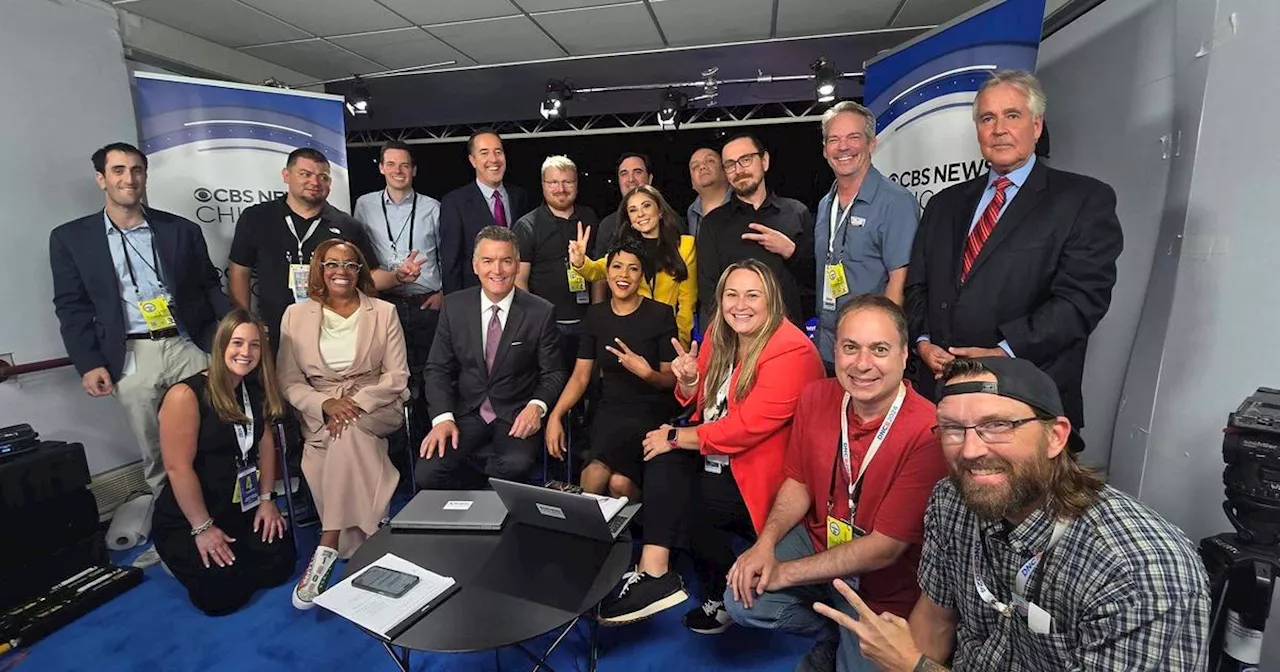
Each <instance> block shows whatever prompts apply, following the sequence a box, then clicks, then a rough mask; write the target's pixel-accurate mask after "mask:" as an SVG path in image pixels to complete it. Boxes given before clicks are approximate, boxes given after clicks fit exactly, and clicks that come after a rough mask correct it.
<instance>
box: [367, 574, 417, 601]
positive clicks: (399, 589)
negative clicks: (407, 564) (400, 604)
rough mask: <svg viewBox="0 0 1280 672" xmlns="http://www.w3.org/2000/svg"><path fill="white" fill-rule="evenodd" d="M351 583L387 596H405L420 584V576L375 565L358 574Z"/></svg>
mask: <svg viewBox="0 0 1280 672" xmlns="http://www.w3.org/2000/svg"><path fill="white" fill-rule="evenodd" d="M351 585H353V586H355V587H356V588H360V589H361V590H367V591H369V592H371V593H377V594H379V595H386V596H387V597H394V598H398V597H403V596H404V594H405V593H407V592H409V591H410V590H412V589H413V587H414V586H416V585H418V577H416V576H414V575H412V574H406V573H404V572H398V571H396V570H394V569H388V568H386V567H378V566H373V567H370V568H369V569H366V570H365V571H364V572H362V573H361V574H360V576H357V577H356V578H355V580H354V581H352V582H351Z"/></svg>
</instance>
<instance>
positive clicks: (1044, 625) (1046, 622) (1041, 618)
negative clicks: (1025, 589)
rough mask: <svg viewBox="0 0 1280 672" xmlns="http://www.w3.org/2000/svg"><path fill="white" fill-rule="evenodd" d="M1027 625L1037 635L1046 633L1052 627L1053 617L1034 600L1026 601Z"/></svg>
mask: <svg viewBox="0 0 1280 672" xmlns="http://www.w3.org/2000/svg"><path fill="white" fill-rule="evenodd" d="M1027 627H1029V628H1031V632H1034V633H1035V634H1037V635H1047V634H1049V633H1050V632H1051V631H1052V629H1053V617H1052V616H1050V615H1049V612H1047V611H1045V610H1044V609H1041V608H1040V606H1039V605H1037V604H1036V603H1035V602H1028V603H1027Z"/></svg>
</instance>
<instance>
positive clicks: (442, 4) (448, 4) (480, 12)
mask: <svg viewBox="0 0 1280 672" xmlns="http://www.w3.org/2000/svg"><path fill="white" fill-rule="evenodd" d="M379 2H381V3H382V4H384V5H386V6H387V7H389V8H391V9H393V10H395V11H397V12H399V13H400V14H402V15H403V16H404V18H406V19H409V20H410V21H413V22H414V23H417V24H419V25H432V24H437V23H448V22H450V21H470V20H472V19H492V18H497V17H501V16H520V10H518V9H516V8H515V5H512V4H511V3H510V2H509V0H465V1H460V0H379Z"/></svg>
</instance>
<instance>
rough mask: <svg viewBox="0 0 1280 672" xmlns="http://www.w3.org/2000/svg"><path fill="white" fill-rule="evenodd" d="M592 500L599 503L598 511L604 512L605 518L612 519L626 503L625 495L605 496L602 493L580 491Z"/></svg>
mask: <svg viewBox="0 0 1280 672" xmlns="http://www.w3.org/2000/svg"><path fill="white" fill-rule="evenodd" d="M582 494H584V495H586V496H588V497H590V498H592V499H594V500H596V503H598V504H599V505H600V513H602V514H604V519H605V520H613V517H614V516H616V515H618V512H619V511H621V510H622V509H623V507H625V506H626V505H627V498H626V497H605V496H604V495H596V494H592V493H590V492H584V493H582Z"/></svg>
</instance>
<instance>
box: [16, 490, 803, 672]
mask: <svg viewBox="0 0 1280 672" xmlns="http://www.w3.org/2000/svg"><path fill="white" fill-rule="evenodd" d="M396 508H397V509H398V508H399V507H396ZM299 541H300V547H301V549H302V551H303V558H302V559H300V560H299V564H300V565H301V563H304V562H305V561H306V558H309V557H310V554H311V551H312V550H313V549H314V548H315V545H316V542H317V532H316V528H315V527H311V528H305V529H303V530H302V531H301V533H300V535H299ZM139 552H140V549H134V550H131V551H127V552H123V553H113V554H112V561H113V562H115V563H117V564H128V563H129V562H130V561H132V559H133V558H134V557H135V556H137V555H138V553H139ZM685 569H686V571H685V572H683V573H684V575H685V576H686V583H688V584H689V585H690V587H691V588H693V587H694V586H693V584H692V583H690V581H689V579H692V576H690V575H691V574H692V572H690V571H687V570H688V568H685ZM300 570H301V567H299V571H300ZM339 573H340V571H336V572H335V573H334V576H335V577H337V576H338V575H339ZM145 576H146V578H145V579H144V580H143V582H142V584H141V585H139V586H138V587H137V588H134V589H133V590H131V591H129V592H128V593H125V594H124V595H122V596H120V597H118V598H116V599H115V600H113V601H111V602H109V603H107V604H105V605H103V606H101V607H99V608H98V609H96V610H94V611H93V612H91V613H89V614H87V615H85V616H84V617H82V618H81V619H79V620H78V621H76V622H74V623H72V624H71V625H69V626H67V627H66V628H63V629H62V630H60V631H59V632H57V633H54V634H53V635H51V636H49V637H48V638H46V639H44V640H42V641H40V642H37V643H36V644H35V645H34V646H32V647H31V648H30V649H27V650H25V651H21V652H16V653H10V654H8V655H6V656H0V670H3V671H6V672H7V671H8V670H16V671H18V672H35V671H37V670H39V671H44V670H51V671H52V670H57V671H59V672H61V671H63V670H68V671H69V670H97V671H109V670H146V671H147V672H156V671H165V672H168V671H171V670H228V671H229V672H246V671H248V670H303V669H306V670H362V671H366V672H376V671H378V670H388V671H392V670H395V669H396V667H395V664H394V663H393V662H392V661H391V659H390V658H389V657H388V656H387V654H386V652H385V651H384V650H383V648H382V646H381V645H379V644H378V643H377V642H376V641H375V640H374V639H372V638H371V637H369V636H367V635H364V634H363V633H361V632H360V631H359V630H357V629H356V627H355V626H353V625H351V624H350V623H348V622H347V621H345V620H343V619H342V618H340V617H338V616H335V615H333V614H331V613H329V612H327V611H325V610H324V609H322V608H319V607H317V608H315V609H312V610H310V611H306V612H303V611H298V610H296V609H294V608H293V606H292V605H291V604H290V601H289V591H291V590H292V589H293V586H292V584H289V585H285V586H280V587H278V588H275V589H272V590H269V591H264V592H260V593H258V594H257V595H256V596H255V597H254V599H253V601H252V602H250V603H249V605H248V606H246V607H245V608H244V609H242V610H241V611H239V612H237V613H235V614H232V615H230V616H224V617H221V618H209V617H206V616H204V615H203V614H201V613H200V612H199V611H197V610H196V609H195V608H194V607H192V606H191V604H190V602H188V601H187V596H186V591H185V590H183V588H182V586H180V585H179V584H178V582H177V581H175V580H174V579H173V578H171V577H170V576H169V575H168V574H166V573H165V572H164V569H163V568H161V567H160V566H159V565H156V566H154V567H150V568H148V569H147V570H146V574H145ZM691 592H693V591H692V590H691ZM694 606H695V605H694V603H693V601H692V600H690V601H689V602H688V603H686V605H681V606H680V607H677V608H675V609H669V610H667V611H666V612H664V613H662V614H660V615H659V616H657V617H655V618H654V619H652V620H650V621H647V622H644V623H638V624H635V625H632V626H629V627H623V628H601V629H600V643H601V657H600V662H599V666H598V669H600V670H602V671H603V672H608V671H610V670H627V671H642V670H662V671H663V672H671V671H674V670H693V669H700V670H730V669H732V670H791V669H793V668H794V667H795V664H796V662H797V661H798V660H799V658H800V656H802V655H803V653H804V652H805V651H806V650H807V649H808V648H809V646H810V644H811V642H809V641H808V640H804V639H801V638H798V637H793V636H790V635H786V634H782V633H773V632H763V631H759V630H748V629H745V628H741V627H736V626H735V627H732V628H730V629H729V631H728V632H726V633H724V634H722V635H719V636H703V635H697V634H694V633H692V632H689V631H688V630H686V629H685V628H684V626H683V625H681V623H680V618H681V616H682V615H683V614H684V612H685V611H687V610H688V609H692V608H693V607H694ZM589 633H590V631H589V630H588V626H587V624H585V623H581V624H579V626H578V628H577V633H576V634H577V636H575V635H570V636H569V637H568V638H567V639H566V640H565V642H564V643H562V644H561V646H560V648H558V649H557V650H556V652H555V653H554V654H553V655H552V657H551V658H550V660H549V661H548V662H549V663H550V664H551V665H552V666H553V667H555V669H556V670H558V671H560V670H574V669H577V670H585V669H586V666H587V658H586V652H587V645H586V641H587V639H586V638H587V637H588V636H589ZM552 641H553V635H545V636H543V637H540V638H537V639H535V640H531V641H529V642H526V643H525V646H526V647H527V648H528V649H529V650H531V651H536V652H537V653H538V655H541V653H542V651H544V650H545V649H546V647H548V646H550V644H551V642H552ZM498 657H499V659H500V661H501V669H504V670H528V669H530V668H531V667H532V662H531V661H529V660H528V659H527V658H526V657H525V656H524V655H522V654H521V653H520V652H519V651H517V650H515V649H503V650H501V651H500V652H499V653H498ZM412 662H413V670H415V672H421V671H424V670H438V671H442V672H443V671H448V672H454V671H462V670H494V669H497V668H496V665H495V656H494V653H493V652H487V653H483V654H428V653H418V652H415V653H414V654H413V659H412Z"/></svg>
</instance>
